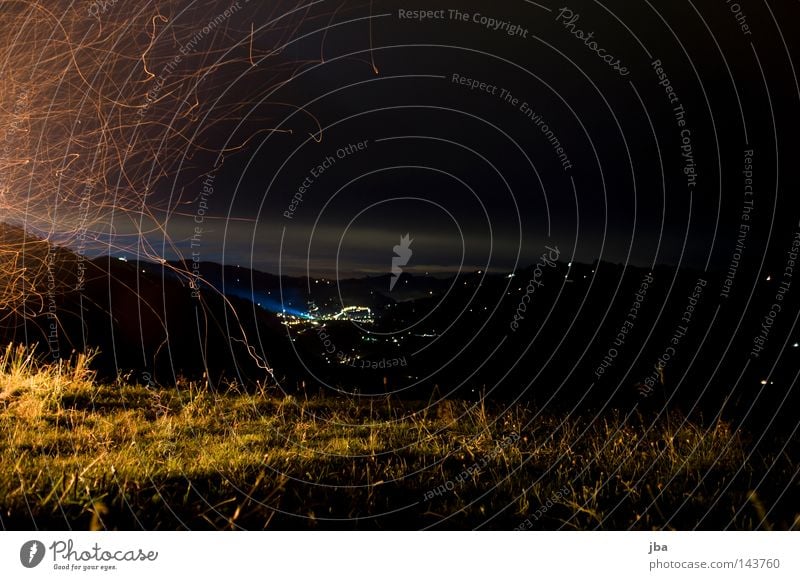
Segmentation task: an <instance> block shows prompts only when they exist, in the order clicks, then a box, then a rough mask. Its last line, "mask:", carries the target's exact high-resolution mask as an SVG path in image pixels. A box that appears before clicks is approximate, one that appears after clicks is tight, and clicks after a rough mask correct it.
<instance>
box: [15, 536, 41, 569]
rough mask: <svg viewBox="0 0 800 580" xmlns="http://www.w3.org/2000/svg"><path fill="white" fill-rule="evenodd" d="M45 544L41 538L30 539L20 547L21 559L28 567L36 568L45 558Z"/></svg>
mask: <svg viewBox="0 0 800 580" xmlns="http://www.w3.org/2000/svg"><path fill="white" fill-rule="evenodd" d="M44 552H45V549H44V544H43V543H41V542H40V541H39V540H28V541H27V542H25V543H24V544H22V548H20V549H19V561H20V562H22V565H23V566H25V567H26V568H36V566H38V565H39V564H41V563H42V560H44Z"/></svg>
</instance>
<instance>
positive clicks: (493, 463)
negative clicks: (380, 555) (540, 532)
mask: <svg viewBox="0 0 800 580" xmlns="http://www.w3.org/2000/svg"><path fill="white" fill-rule="evenodd" d="M90 359H91V356H88V357H87V356H76V357H75V358H74V359H73V360H72V361H70V362H69V363H61V364H58V365H57V364H47V363H43V362H42V361H41V360H39V359H37V357H36V356H35V355H34V354H33V352H32V351H31V350H29V349H25V348H22V347H9V348H8V349H7V350H6V351H5V352H4V353H0V433H2V438H1V439H0V462H2V466H3V467H2V471H0V518H1V521H0V523H1V524H2V526H3V527H4V528H8V529H32V528H33V527H38V528H39V529H68V528H72V529H104V528H109V529H139V528H144V529H183V528H191V529H237V528H245V529H263V528H267V529H286V528H291V529H294V528H298V529H307V528H312V529H315V528H316V529H330V528H336V529H339V528H346V529H386V528H388V529H397V528H401V529H408V528H424V527H430V526H433V527H435V528H441V529H464V528H474V527H482V528H486V529H514V528H522V529H556V528H561V527H563V528H564V529H594V528H600V529H628V528H633V529H654V528H658V529H660V528H668V529H691V528H694V527H699V528H703V529H721V528H724V527H726V526H729V527H730V528H732V529H757V528H774V529H788V528H792V527H795V528H796V527H798V523H799V522H798V516H797V514H796V513H795V511H794V506H793V505H790V504H788V503H787V502H788V501H789V500H788V499H787V493H786V490H787V487H790V484H792V485H793V487H791V490H790V493H789V495H792V493H793V492H796V491H797V485H796V482H795V483H792V482H793V478H794V476H795V475H796V474H795V471H794V469H795V468H794V466H793V464H792V462H791V461H790V460H789V458H788V457H780V456H778V457H767V456H764V455H760V454H751V453H749V452H748V450H747V446H748V441H749V438H748V437H747V436H746V434H743V433H739V432H735V431H733V430H732V429H731V427H730V425H729V424H728V423H726V422H723V421H717V422H714V423H712V424H710V425H704V426H701V425H699V424H696V423H693V422H689V421H687V420H686V419H685V418H683V417H681V416H678V415H676V414H673V415H671V416H669V417H661V418H655V419H651V420H645V418H644V417H642V416H641V415H639V414H635V415H633V416H632V417H628V418H627V420H623V418H624V416H623V415H622V414H621V413H620V412H611V413H609V414H607V415H605V416H598V417H594V416H588V415H587V416H575V415H572V416H568V417H567V416H555V415H552V414H547V413H537V411H536V410H535V409H532V408H528V407H524V406H512V407H510V408H504V407H502V406H500V405H497V404H495V405H494V406H489V405H488V404H484V403H478V404H475V403H467V402H463V401H444V402H441V401H440V402H433V403H431V402H428V401H424V402H417V403H413V402H406V401H404V402H398V401H394V400H387V399H380V400H374V401H373V402H372V403H370V402H369V400H365V399H362V400H361V401H360V402H357V401H356V400H353V399H345V398H333V397H331V398H325V397H314V398H310V399H307V398H305V397H302V396H299V397H298V396H296V395H295V396H284V395H282V394H280V393H278V392H274V391H271V390H269V389H266V390H263V391H262V392H258V393H252V392H250V393H245V392H243V391H242V390H241V389H237V388H236V385H231V386H230V388H229V389H228V390H227V391H226V392H214V391H211V390H209V389H208V388H206V387H204V386H203V385H199V384H197V383H191V382H185V383H181V384H178V385H175V386H174V387H171V388H154V387H148V386H144V385H136V384H129V383H127V382H126V381H125V380H120V381H118V384H98V383H97V381H96V378H95V376H94V374H93V373H92V371H91V370H90V369H89V363H90ZM767 468H771V472H770V473H771V478H770V483H769V485H766V486H764V485H762V486H761V487H759V488H758V489H757V490H754V489H753V486H754V485H755V483H754V482H757V481H759V479H760V474H762V473H763V472H764V470H765V469H767ZM792 490H793V491H792Z"/></svg>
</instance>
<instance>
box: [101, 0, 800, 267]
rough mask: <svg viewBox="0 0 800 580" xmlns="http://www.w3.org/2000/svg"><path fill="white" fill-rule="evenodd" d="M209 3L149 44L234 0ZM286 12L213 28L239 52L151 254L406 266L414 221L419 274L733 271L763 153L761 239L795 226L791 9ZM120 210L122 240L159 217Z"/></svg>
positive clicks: (168, 193)
mask: <svg viewBox="0 0 800 580" xmlns="http://www.w3.org/2000/svg"><path fill="white" fill-rule="evenodd" d="M194 6H195V8H194V10H189V11H187V13H186V14H185V15H183V16H174V17H173V19H172V20H171V21H170V23H169V24H166V25H164V26H163V27H162V28H159V32H158V36H157V41H156V44H155V45H154V48H153V53H154V54H159V55H161V57H162V58H163V59H164V60H166V59H167V58H168V56H169V54H171V52H170V51H174V50H175V49H174V46H175V44H176V38H173V37H172V36H171V30H172V29H173V28H175V29H177V28H178V27H180V30H181V33H182V35H183V36H184V37H185V38H183V42H185V41H186V40H188V39H189V38H190V34H191V33H192V27H191V26H190V24H192V23H193V22H194V23H195V25H196V26H195V29H199V28H198V27H200V25H201V24H203V23H204V22H210V21H212V20H213V18H214V17H215V16H216V15H218V14H219V13H220V12H221V11H223V10H225V9H226V8H228V7H229V6H228V5H227V4H225V3H206V4H198V5H194ZM284 8H285V9H286V11H287V12H286V15H285V16H283V17H281V16H280V14H281V9H277V8H275V7H274V6H271V7H270V8H269V10H267V9H265V8H264V7H263V6H249V5H247V4H241V5H240V9H239V10H236V11H235V12H234V13H233V14H232V15H230V16H229V17H228V18H227V19H226V20H225V21H224V24H220V25H219V26H218V27H215V29H214V30H215V31H214V33H213V34H209V35H208V36H206V37H204V38H202V39H201V40H200V42H199V44H198V45H197V48H196V50H197V51H201V50H202V51H207V52H208V54H209V55H207V56H204V59H205V62H207V61H208V59H209V58H217V59H222V60H224V59H226V58H228V59H231V60H236V59H238V60H237V62H235V63H234V64H232V65H231V66H226V67H221V68H220V69H218V70H215V71H214V72H213V73H212V74H210V75H208V76H207V77H204V78H202V79H201V81H200V82H199V83H198V86H197V95H198V99H199V101H201V102H202V105H201V106H200V107H198V111H201V113H202V114H198V115H196V117H197V118H196V121H195V126H196V129H197V135H196V137H195V138H194V139H193V141H192V142H191V143H189V145H187V147H186V149H185V151H184V154H185V157H181V158H179V159H176V160H175V164H176V165H175V168H174V169H175V170H174V171H173V172H172V173H170V175H169V178H168V179H164V180H162V181H160V182H159V183H158V184H157V185H156V187H155V189H154V194H153V196H154V197H153V199H154V200H161V201H163V202H164V205H165V206H168V205H170V204H171V205H172V213H171V214H170V217H169V220H168V222H167V227H166V233H167V237H168V240H169V244H165V238H164V235H163V232H161V231H157V232H154V233H152V234H148V235H147V236H146V241H147V243H149V244H151V245H152V247H153V248H154V249H155V253H156V254H158V255H163V256H164V257H166V258H167V259H171V258H175V257H177V254H178V253H179V252H180V253H182V254H183V256H184V257H186V258H188V257H189V256H190V255H192V252H195V254H194V257H195V259H200V260H203V261H216V262H223V263H226V264H242V265H244V264H246V265H248V266H252V267H255V268H257V269H262V270H265V271H270V272H275V273H277V272H278V271H279V269H280V271H282V272H283V273H291V274H304V273H306V272H309V273H312V274H322V275H328V276H363V275H374V274H386V273H388V270H389V267H390V263H391V257H392V256H393V253H392V247H393V246H394V245H395V244H397V243H398V241H399V238H400V236H402V235H404V234H406V233H409V234H410V236H411V238H412V239H413V240H414V241H413V243H412V249H413V251H414V256H413V259H412V260H411V261H410V262H409V264H408V271H411V272H430V273H435V274H448V273H453V272H457V271H459V270H467V271H470V270H475V269H489V270H491V271H498V272H504V271H512V270H514V269H515V268H517V267H519V266H520V265H527V264H531V263H533V262H535V261H536V259H537V257H538V256H539V255H540V254H541V253H542V251H543V250H544V246H545V245H547V244H549V245H551V246H552V245H557V246H558V247H559V249H560V250H561V252H562V256H564V258H565V259H570V258H572V259H574V260H576V261H582V262H592V261H594V260H608V261H613V262H620V263H632V264H636V265H643V266H647V265H650V264H670V265H682V266H690V267H693V268H698V269H706V268H711V269H718V270H725V269H726V268H727V266H728V262H729V260H730V256H731V252H732V250H733V247H734V245H735V241H736V236H737V234H738V232H739V231H740V229H739V228H740V223H741V217H740V216H741V214H742V208H743V207H744V206H743V203H744V202H745V193H744V187H745V182H744V179H745V177H744V175H743V169H744V165H745V151H747V150H752V151H753V156H752V171H753V173H752V179H753V182H752V184H753V190H752V192H753V195H752V196H750V197H747V200H748V202H749V201H750V200H752V202H753V208H752V216H751V217H752V221H749V222H748V225H750V226H751V229H750V231H749V232H748V240H747V252H748V255H749V256H751V257H753V258H755V259H757V258H760V257H761V256H763V255H764V254H765V253H767V254H768V259H771V256H773V253H772V252H773V249H775V248H778V249H777V250H775V251H776V252H780V251H781V250H780V249H781V248H782V247H783V246H785V245H786V243H787V242H788V240H789V239H790V238H791V236H792V233H793V231H794V230H795V229H796V226H797V217H798V216H797V212H796V209H795V207H794V206H793V205H792V193H791V192H792V191H793V189H794V187H796V182H797V178H796V175H793V174H792V173H791V171H790V168H791V164H792V163H793V159H795V158H796V154H797V147H796V139H795V135H794V132H793V128H792V127H791V126H790V125H789V124H788V121H789V120H790V119H792V118H793V111H795V110H796V106H797V91H796V88H797V87H796V85H792V84H791V83H790V82H787V80H790V79H792V78H793V77H792V71H791V68H790V67H789V60H788V59H789V56H788V53H787V50H788V49H790V48H791V47H790V46H787V43H791V42H792V40H791V38H790V36H791V35H787V34H786V33H785V31H782V29H779V28H778V27H777V26H776V22H782V21H783V22H786V21H788V20H789V19H791V17H792V15H793V14H795V13H796V11H797V8H796V7H795V6H794V5H784V4H776V5H771V6H769V7H767V5H761V4H756V5H752V6H747V11H746V12H745V13H742V14H743V15H744V20H741V18H742V16H741V15H740V17H739V18H740V20H737V14H736V13H734V11H732V10H731V6H730V5H729V4H726V3H725V2H722V1H720V2H715V3H713V4H711V5H708V6H703V7H702V8H700V6H698V5H696V4H692V3H690V2H686V3H669V4H667V5H659V6H655V5H654V4H652V3H648V2H641V3H634V4H631V3H610V4H603V3H600V2H573V3H571V4H569V5H568V6H558V7H556V6H555V5H553V6H551V7H545V6H542V5H539V4H537V3H532V2H524V1H522V0H519V1H518V2H511V3H506V4H505V5H492V6H487V5H486V4H485V3H484V4H481V3H461V4H460V8H459V10H458V12H455V11H454V12H451V11H450V9H449V8H448V7H446V6H443V7H441V8H440V7H439V5H428V4H426V5H425V8H424V9H425V10H430V11H433V12H431V13H429V14H427V18H425V19H424V20H419V19H418V18H417V19H415V18H414V17H413V14H414V13H413V12H412V11H413V10H415V9H416V10H419V7H417V6H413V5H408V4H404V3H394V2H374V3H364V4H363V5H357V4H351V3H345V4H344V5H342V6H338V7H333V5H328V3H326V2H318V3H313V4H312V5H309V7H308V8H306V9H304V10H302V11H300V12H298V11H295V12H289V11H290V10H291V7H288V6H287V7H284ZM576 16H577V18H576ZM181 18H183V20H181ZM487 18H491V19H494V21H496V22H497V24H492V22H491V21H487V20H485V19H487ZM276 19H277V20H276ZM270 22H271V23H270ZM289 22H291V24H289ZM742 23H744V24H746V26H747V28H746V29H745V28H743V26H742ZM251 24H252V26H253V34H252V35H251ZM181 25H183V26H181ZM495 26H496V27H497V29H496V30H494V29H493V28H494V27H495ZM512 31H513V34H509V32H512ZM590 33H593V34H591V35H589V34H590ZM587 35H589V36H588V37H587ZM582 39H583V40H582ZM181 40H182V39H181V38H178V39H177V42H178V44H180V42H181ZM276 48H278V50H276ZM605 55H610V56H608V57H607V58H605V59H604V58H603V57H605ZM242 59H244V60H249V61H250V62H242ZM612 59H613V60H612ZM607 61H608V62H607ZM251 62H252V64H250V63H251ZM473 81H475V82H474V83H473ZM481 83H484V84H483V85H481ZM234 104H235V105H236V107H238V109H237V111H238V114H237V115H230V116H228V113H227V111H228V110H229V109H230V108H231V106H232V105H234ZM359 144H360V145H359ZM222 148H235V151H230V152H226V153H225V154H224V155H223V156H219V155H218V154H217V153H215V151H219V150H220V149H222ZM223 161H224V162H223ZM215 165H216V166H217V168H216V169H213V170H212V169H211V168H212V167H214V166H215ZM204 180H206V184H208V183H211V182H213V192H212V193H211V194H208V195H204V194H203V193H202V191H203V182H204ZM208 180H210V181H208ZM301 188H302V189H303V191H302V192H300V189H301ZM176 200H179V203H178V204H175V202H176ZM154 205H156V206H157V205H158V204H154ZM175 207H177V209H175ZM198 212H200V214H202V215H198ZM201 222H202V223H201ZM145 223H146V222H145ZM116 227H117V235H118V239H117V241H116V242H115V243H116V244H117V245H119V246H120V247H123V248H124V247H125V242H124V239H125V238H124V234H125V233H126V232H127V233H132V232H133V231H136V230H139V229H141V228H142V226H141V224H137V223H131V222H130V221H129V219H128V217H127V216H125V217H123V218H121V219H119V221H118V223H116ZM195 227H200V228H201V232H200V233H198V232H197V231H196V230H195ZM145 229H146V228H145ZM193 236H194V243H192V237H193ZM123 253H124V252H123ZM776 255H778V254H776Z"/></svg>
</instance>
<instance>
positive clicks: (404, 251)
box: [389, 234, 414, 292]
mask: <svg viewBox="0 0 800 580" xmlns="http://www.w3.org/2000/svg"><path fill="white" fill-rule="evenodd" d="M413 241H414V240H412V239H410V238H409V235H408V234H406V235H404V236H401V237H400V243H399V244H398V245H396V246H395V247H394V248H393V249H394V253H395V254H396V256H394V257H393V258H392V278H391V280H390V281H389V292H391V291H392V290H393V289H394V285H395V284H397V281H398V280H399V279H400V275H401V274H402V273H403V266H405V265H406V264H408V261H409V260H410V259H411V255H412V254H413V253H414V252H412V251H411V242H413Z"/></svg>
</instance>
